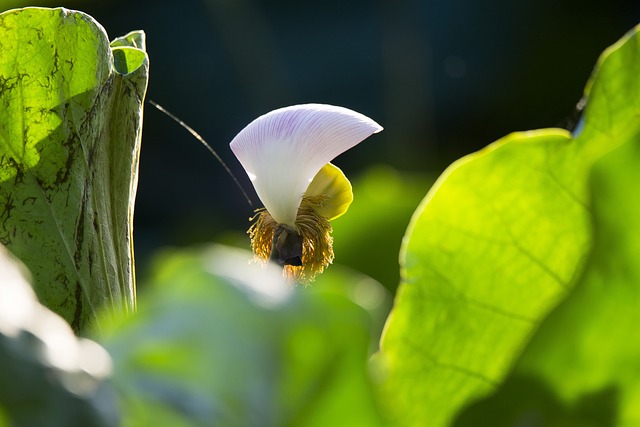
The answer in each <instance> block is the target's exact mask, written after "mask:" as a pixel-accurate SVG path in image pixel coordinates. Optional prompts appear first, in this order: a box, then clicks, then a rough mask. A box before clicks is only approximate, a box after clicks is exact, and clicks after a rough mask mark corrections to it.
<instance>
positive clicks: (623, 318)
mask: <svg viewBox="0 0 640 427" xmlns="http://www.w3.org/2000/svg"><path fill="white" fill-rule="evenodd" d="M639 163H640V137H637V138H636V140H635V141H633V142H629V143H627V144H625V145H623V146H622V147H620V148H618V149H617V150H615V151H613V152H612V153H610V154H608V155H606V156H604V157H603V158H602V159H601V160H600V161H598V162H597V163H596V164H595V166H594V170H593V174H592V200H593V201H592V209H593V221H592V222H593V229H594V247H593V250H592V252H591V255H590V257H589V260H588V263H587V266H586V269H585V271H584V274H583V276H582V278H581V280H580V281H579V282H578V284H577V285H576V289H575V290H574V292H572V293H571V295H570V296H569V297H568V298H567V299H566V300H564V301H563V302H562V303H561V304H560V305H559V306H558V307H557V308H556V309H555V310H554V311H553V312H552V313H551V315H550V316H549V317H548V318H547V319H546V320H545V321H544V322H543V324H542V325H541V327H540V329H539V330H538V332H537V333H536V335H535V336H534V337H533V339H532V341H531V342H530V343H529V346H528V347H527V348H526V350H525V352H524V354H523V356H522V358H521V359H520V360H519V362H518V364H517V365H516V367H515V369H514V373H513V375H512V376H511V377H510V378H509V380H508V381H507V382H506V383H505V385H504V386H503V387H502V388H501V389H500V391H499V392H498V393H496V394H495V395H494V396H492V397H491V398H490V399H487V401H485V402H481V403H479V404H477V405H475V406H472V407H471V408H470V409H469V410H468V411H467V413H466V414H465V415H464V416H463V417H461V419H460V420H459V423H458V425H460V426H465V425H468V426H477V425H480V424H479V422H481V421H484V423H483V424H482V425H487V426H512V425H522V423H523V422H524V421H525V420H531V419H536V420H539V422H538V423H537V424H532V423H529V424H527V425H532V426H535V425H545V426H629V427H631V426H637V425H640V334H638V325H639V324H640V298H639V296H640V264H639V263H638V256H640V198H639V197H638V194H640V191H639V190H640V188H639V187H640V168H638V164H639ZM532 381H535V382H537V383H538V384H540V385H541V387H544V389H545V395H546V396H548V397H547V400H552V401H554V402H555V404H554V405H552V406H549V405H543V404H541V403H540V401H539V399H536V398H535V396H534V394H533V393H534V392H533V390H534V389H532V388H531V387H529V386H527V383H531V382H532ZM507 402H508V404H507ZM505 407H508V408H510V410H509V411H508V412H506V413H505V411H504V409H498V408H505Z"/></svg>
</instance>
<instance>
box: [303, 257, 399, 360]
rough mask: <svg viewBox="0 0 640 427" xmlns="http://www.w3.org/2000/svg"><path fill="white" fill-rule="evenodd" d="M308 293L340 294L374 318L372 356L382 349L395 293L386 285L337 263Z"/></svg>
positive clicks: (314, 283) (318, 278)
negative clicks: (380, 346)
mask: <svg viewBox="0 0 640 427" xmlns="http://www.w3.org/2000/svg"><path fill="white" fill-rule="evenodd" d="M305 292H310V293H329V294H334V295H339V296H341V297H343V298H346V299H348V300H350V301H352V302H354V303H355V304H358V305H359V306H360V307H362V308H363V309H365V310H366V311H367V313H369V316H370V319H371V340H370V353H371V354H373V353H374V352H375V351H377V350H378V343H379V341H380V335H381V334H382V328H383V327H384V322H385V320H386V319H387V316H388V315H389V311H390V310H391V304H392V296H391V293H390V292H389V291H388V290H387V289H386V288H385V287H384V286H383V285H382V283H380V282H378V281H377V280H375V279H373V278H372V277H369V276H367V275H365V274H362V273H360V272H359V271H355V270H352V269H350V268H348V267H345V266H343V265H340V264H334V265H332V266H331V268H329V269H327V270H325V271H324V272H323V273H322V274H321V275H319V276H318V277H316V279H315V280H314V282H313V284H312V285H311V286H308V287H307V288H306V289H305Z"/></svg>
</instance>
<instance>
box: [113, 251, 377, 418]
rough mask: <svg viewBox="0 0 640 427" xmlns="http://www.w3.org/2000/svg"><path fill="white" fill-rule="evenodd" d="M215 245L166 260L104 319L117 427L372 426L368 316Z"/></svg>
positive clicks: (244, 254) (339, 299) (345, 302)
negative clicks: (119, 411)
mask: <svg viewBox="0 0 640 427" xmlns="http://www.w3.org/2000/svg"><path fill="white" fill-rule="evenodd" d="M251 258H252V255H251V254H249V253H248V252H245V251H239V250H235V251H231V252H230V250H229V249H225V248H223V247H211V248H205V249H203V250H201V251H195V250H194V251H183V252H177V253H167V254H165V255H164V256H162V257H161V258H159V260H158V261H157V267H156V268H155V273H154V275H153V279H152V282H151V283H149V284H147V285H146V286H145V288H144V289H145V292H143V293H142V295H141V296H140V300H139V302H140V304H139V309H138V312H137V313H136V314H135V315H134V316H129V317H126V318H123V319H120V320H118V319H115V320H113V321H112V323H110V322H104V324H103V325H107V324H110V326H104V327H103V338H102V340H101V341H102V342H103V343H104V344H105V346H106V348H107V349H108V350H109V352H110V354H111V356H112V357H113V360H114V379H113V381H114V383H115V385H116V387H117V388H118V390H119V392H120V395H121V397H122V405H123V407H124V413H125V420H124V421H125V423H124V424H125V425H126V426H147V425H148V426H156V425H171V426H212V425H216V426H218V425H220V426H254V425H255V426H257V425H259V426H318V427H320V426H328V425H331V426H376V425H380V419H379V416H378V413H377V409H376V406H375V403H374V398H373V392H372V390H371V387H370V384H369V380H368V378H367V375H366V363H367V350H368V343H369V318H368V316H367V314H366V312H365V311H364V310H362V309H361V308H360V307H358V306H357V305H355V304H353V303H352V302H350V301H348V300H347V299H345V298H342V297H339V296H337V295H335V294H333V295H332V294H331V293H320V292H315V293H309V292H307V291H306V289H303V288H292V287H291V285H290V284H288V283H285V282H284V281H283V279H282V274H281V271H280V270H279V269H278V268H277V267H275V266H268V268H266V269H262V268H261V267H259V266H258V265H256V264H248V261H249V260H250V259H251Z"/></svg>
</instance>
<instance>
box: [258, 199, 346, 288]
mask: <svg viewBox="0 0 640 427" xmlns="http://www.w3.org/2000/svg"><path fill="white" fill-rule="evenodd" d="M324 200H325V197H323V196H314V197H303V199H302V202H301V203H300V207H299V208H298V214H297V217H296V222H295V225H294V227H293V228H294V229H295V232H297V233H298V234H299V235H300V236H301V238H302V265H301V266H297V265H287V264H286V263H285V265H284V266H283V275H284V276H285V277H286V278H288V279H289V280H292V281H296V282H299V283H302V284H305V285H306V284H308V283H309V282H312V281H313V280H314V278H315V276H316V275H318V274H320V273H322V271H324V269H325V268H326V267H327V266H328V265H329V264H331V263H332V262H333V258H334V254H333V238H332V237H331V231H332V228H331V223H330V222H329V220H328V219H326V218H324V217H322V216H321V215H320V214H318V212H317V210H316V209H317V207H319V206H322V203H323V202H324ZM251 220H252V221H254V223H253V224H252V225H251V227H250V228H249V231H248V233H249V237H250V238H251V249H252V250H253V253H254V254H255V256H256V258H257V259H258V260H260V261H262V262H266V261H268V260H269V258H270V257H271V251H272V249H273V244H274V240H273V237H274V233H275V231H276V228H277V227H278V226H279V224H278V223H277V222H276V221H275V220H274V219H273V218H272V217H271V215H270V214H269V212H268V211H267V210H266V209H264V208H263V209H259V210H257V211H256V215H255V216H254V217H253V218H251Z"/></svg>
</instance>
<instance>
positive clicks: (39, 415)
mask: <svg viewBox="0 0 640 427" xmlns="http://www.w3.org/2000/svg"><path fill="white" fill-rule="evenodd" d="M24 271H25V269H24V266H22V265H21V264H20V263H19V262H18V261H16V260H15V259H14V258H13V257H12V256H11V255H9V254H8V253H7V251H6V249H4V248H3V247H2V246H0V277H1V278H2V281H1V282H0V283H1V284H2V286H0V365H1V366H2V369H1V370H0V426H5V425H6V426H8V425H13V426H38V425H48V426H69V427H71V426H73V427H76V426H77V427H108V426H116V425H118V413H117V411H116V401H115V395H114V392H113V389H112V388H111V386H110V385H109V384H108V382H106V381H105V378H107V377H108V375H109V373H110V369H111V360H110V358H109V355H108V354H107V352H106V351H105V350H104V349H103V348H102V347H100V346H99V345H98V344H96V343H95V342H93V341H89V340H87V339H83V338H76V337H75V335H74V334H73V331H72V330H71V328H70V327H69V324H68V323H67V322H65V321H64V319H62V318H61V317H60V316H58V315H57V314H54V313H53V312H51V311H50V310H49V309H47V308H45V307H43V306H42V305H40V303H39V302H38V300H37V299H36V297H35V294H34V292H33V290H32V289H31V286H30V285H29V283H28V282H27V280H26V278H25V277H24ZM9 419H10V420H11V424H9Z"/></svg>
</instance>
